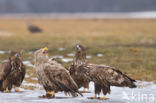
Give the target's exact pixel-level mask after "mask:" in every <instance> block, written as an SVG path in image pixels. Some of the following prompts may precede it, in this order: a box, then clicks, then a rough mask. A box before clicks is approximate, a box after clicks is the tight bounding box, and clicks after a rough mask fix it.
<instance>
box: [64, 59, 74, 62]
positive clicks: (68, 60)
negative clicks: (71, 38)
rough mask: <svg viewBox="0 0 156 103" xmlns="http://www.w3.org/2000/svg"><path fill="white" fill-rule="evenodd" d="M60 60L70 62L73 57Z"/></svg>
mask: <svg viewBox="0 0 156 103" xmlns="http://www.w3.org/2000/svg"><path fill="white" fill-rule="evenodd" d="M62 61H63V62H71V61H73V59H71V58H62Z"/></svg>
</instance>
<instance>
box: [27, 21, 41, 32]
mask: <svg viewBox="0 0 156 103" xmlns="http://www.w3.org/2000/svg"><path fill="white" fill-rule="evenodd" d="M27 28H28V30H29V32H31V33H42V32H43V30H42V29H41V28H40V27H38V26H36V25H33V24H30V23H29V22H28V23H27Z"/></svg>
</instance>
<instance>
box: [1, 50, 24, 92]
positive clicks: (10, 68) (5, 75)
mask: <svg viewBox="0 0 156 103" xmlns="http://www.w3.org/2000/svg"><path fill="white" fill-rule="evenodd" d="M25 72H26V68H25V66H24V64H23V62H22V59H21V54H20V52H15V51H12V52H11V53H10V55H9V59H8V60H5V61H3V62H2V64H1V65H0V91H4V92H9V91H10V90H11V89H12V87H13V86H15V87H19V86H20V85H21V84H22V81H23V80H24V77H25ZM15 90H16V91H17V92H19V90H18V88H16V89H15Z"/></svg>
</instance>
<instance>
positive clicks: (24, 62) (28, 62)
mask: <svg viewBox="0 0 156 103" xmlns="http://www.w3.org/2000/svg"><path fill="white" fill-rule="evenodd" d="M23 64H25V65H27V66H30V67H34V65H33V64H32V63H31V62H30V61H23Z"/></svg>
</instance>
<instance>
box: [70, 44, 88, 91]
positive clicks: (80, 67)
mask: <svg viewBox="0 0 156 103" xmlns="http://www.w3.org/2000/svg"><path fill="white" fill-rule="evenodd" d="M75 50H76V53H75V57H74V59H73V61H72V63H71V64H70V67H69V71H70V75H71V76H72V78H73V79H74V81H75V82H76V83H77V85H78V87H79V88H81V87H84V88H89V82H90V80H89V77H88V76H87V74H86V73H87V71H88V70H87V69H84V68H85V66H84V65H86V64H85V63H86V50H85V48H84V47H83V46H82V45H76V48H75ZM83 92H86V91H85V90H84V91H83Z"/></svg>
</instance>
